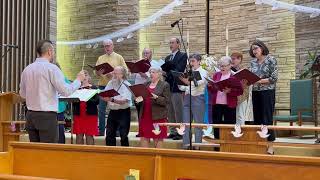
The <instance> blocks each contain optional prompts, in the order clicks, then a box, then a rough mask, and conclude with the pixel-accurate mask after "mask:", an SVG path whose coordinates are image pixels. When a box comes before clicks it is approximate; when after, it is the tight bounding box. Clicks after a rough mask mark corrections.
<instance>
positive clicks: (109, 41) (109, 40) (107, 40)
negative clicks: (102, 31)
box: [103, 39, 113, 44]
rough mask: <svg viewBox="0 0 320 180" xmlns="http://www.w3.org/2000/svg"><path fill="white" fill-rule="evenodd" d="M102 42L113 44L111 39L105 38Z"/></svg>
mask: <svg viewBox="0 0 320 180" xmlns="http://www.w3.org/2000/svg"><path fill="white" fill-rule="evenodd" d="M103 44H113V41H112V40H111V39H105V40H103Z"/></svg>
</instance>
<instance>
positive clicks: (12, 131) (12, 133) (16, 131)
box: [0, 121, 66, 151]
mask: <svg viewBox="0 0 320 180" xmlns="http://www.w3.org/2000/svg"><path fill="white" fill-rule="evenodd" d="M25 124H26V121H2V122H0V127H1V128H0V129H1V136H0V140H1V142H2V146H3V147H2V149H3V151H8V146H9V142H10V141H19V138H20V135H23V134H27V132H26V131H22V130H21V127H22V126H25ZM58 124H66V123H65V122H61V121H58Z"/></svg>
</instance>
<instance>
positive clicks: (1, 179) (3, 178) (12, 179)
mask: <svg viewBox="0 0 320 180" xmlns="http://www.w3.org/2000/svg"><path fill="white" fill-rule="evenodd" d="M0 180H63V179H56V178H44V177H34V176H19V175H12V174H0Z"/></svg>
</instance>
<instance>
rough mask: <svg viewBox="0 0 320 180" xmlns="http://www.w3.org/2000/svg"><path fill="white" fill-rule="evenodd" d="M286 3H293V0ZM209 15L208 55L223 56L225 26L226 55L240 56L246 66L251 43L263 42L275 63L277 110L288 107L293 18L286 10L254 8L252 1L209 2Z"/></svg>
mask: <svg viewBox="0 0 320 180" xmlns="http://www.w3.org/2000/svg"><path fill="white" fill-rule="evenodd" d="M287 2H289V3H293V1H292V0H289V1H287ZM210 12H211V14H213V16H211V19H210V41H211V42H212V43H211V44H210V45H211V46H210V53H213V54H214V55H216V56H217V57H221V56H222V55H225V54H226V52H225V47H226V30H225V29H226V27H227V26H228V29H229V41H228V44H229V52H230V53H231V52H233V51H240V52H242V53H243V54H244V63H245V64H248V63H249V62H250V60H251V59H252V58H251V57H250V56H249V47H250V43H251V42H252V41H253V40H255V39H256V38H258V39H260V40H262V41H264V42H265V43H266V44H267V46H268V48H269V50H270V53H271V55H273V56H275V57H276V58H277V60H278V68H279V80H278V83H277V90H276V92H277V93H276V106H277V107H287V106H288V102H289V93H288V91H289V87H288V83H289V79H292V78H294V77H295V33H294V23H295V17H294V14H293V13H291V12H288V11H286V10H276V11H272V10H271V7H270V6H265V5H264V6H261V5H255V3H254V1H252V0H241V1H240V0H239V1H235V0H218V1H211V6H210ZM230 53H229V54H230Z"/></svg>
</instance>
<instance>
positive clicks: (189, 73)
mask: <svg viewBox="0 0 320 180" xmlns="http://www.w3.org/2000/svg"><path fill="white" fill-rule="evenodd" d="M177 25H178V29H179V34H180V39H181V42H182V45H183V49H184V51H185V53H188V52H187V49H186V46H185V44H184V40H183V37H182V33H183V19H182V31H181V28H180V25H179V23H178V24H177ZM187 62H188V68H187V74H188V80H189V117H190V119H189V120H190V122H189V150H192V110H191V107H192V106H191V103H192V100H191V97H192V96H191V82H194V81H196V80H195V79H194V76H193V70H192V67H191V63H190V60H189V54H187ZM195 86H197V84H196V83H195Z"/></svg>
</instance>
